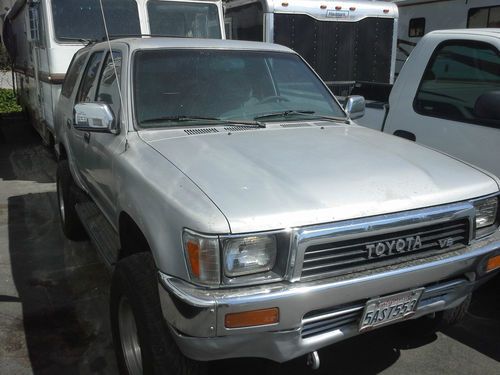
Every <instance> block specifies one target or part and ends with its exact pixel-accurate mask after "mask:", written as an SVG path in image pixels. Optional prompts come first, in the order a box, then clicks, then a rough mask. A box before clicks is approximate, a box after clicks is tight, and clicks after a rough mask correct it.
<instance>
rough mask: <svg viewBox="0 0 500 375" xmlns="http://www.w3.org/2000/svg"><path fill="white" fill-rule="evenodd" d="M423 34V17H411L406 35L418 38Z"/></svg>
mask: <svg viewBox="0 0 500 375" xmlns="http://www.w3.org/2000/svg"><path fill="white" fill-rule="evenodd" d="M424 34H425V18H413V19H411V20H410V27H409V28H408V36H409V37H410V38H420V37H422V36H424Z"/></svg>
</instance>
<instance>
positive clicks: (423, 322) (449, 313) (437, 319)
mask: <svg viewBox="0 0 500 375" xmlns="http://www.w3.org/2000/svg"><path fill="white" fill-rule="evenodd" d="M471 299H472V294H469V295H467V298H466V299H465V300H464V301H463V302H462V303H461V304H460V305H458V306H457V307H454V308H453V309H448V310H444V311H439V312H437V313H435V314H433V315H432V316H423V317H422V318H419V319H416V320H413V321H409V322H408V323H409V328H410V330H411V332H410V333H412V334H415V335H420V336H427V335H431V334H434V333H435V332H437V331H440V330H443V329H446V328H448V327H451V326H454V325H456V324H459V323H460V322H461V321H462V320H464V318H465V316H466V315H467V311H468V310H469V306H470V302H471Z"/></svg>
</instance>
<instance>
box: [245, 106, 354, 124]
mask: <svg viewBox="0 0 500 375" xmlns="http://www.w3.org/2000/svg"><path fill="white" fill-rule="evenodd" d="M294 115H301V116H308V115H314V117H317V118H320V119H325V120H334V121H343V122H345V123H346V124H350V122H349V119H348V118H347V117H335V116H324V115H317V114H316V112H315V111H311V110H294V109H290V110H288V111H281V112H273V113H267V114H265V115H260V116H257V117H255V118H254V119H255V120H262V119H265V118H272V117H285V118H286V117H289V116H294Z"/></svg>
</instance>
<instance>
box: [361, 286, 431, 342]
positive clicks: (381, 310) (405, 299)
mask: <svg viewBox="0 0 500 375" xmlns="http://www.w3.org/2000/svg"><path fill="white" fill-rule="evenodd" d="M423 291H424V288H420V289H415V290H410V291H408V292H402V293H398V294H393V295H391V296H386V297H380V298H374V299H371V300H369V301H368V302H367V303H366V306H365V310H364V312H363V317H362V318H361V322H360V324H359V330H360V332H362V331H367V330H370V329H373V328H376V327H380V326H383V325H386V324H389V323H392V322H394V321H397V320H403V319H407V318H409V317H411V316H412V315H414V314H415V310H416V309H417V305H418V301H419V299H420V296H421V295H422V292H423Z"/></svg>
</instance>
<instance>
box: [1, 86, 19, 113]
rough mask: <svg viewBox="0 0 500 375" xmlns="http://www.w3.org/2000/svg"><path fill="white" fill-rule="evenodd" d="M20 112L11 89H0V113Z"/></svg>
mask: <svg viewBox="0 0 500 375" xmlns="http://www.w3.org/2000/svg"><path fill="white" fill-rule="evenodd" d="M12 112H21V107H20V106H19V105H18V104H17V102H16V96H15V95H14V91H13V90H11V89H0V113H12Z"/></svg>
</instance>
